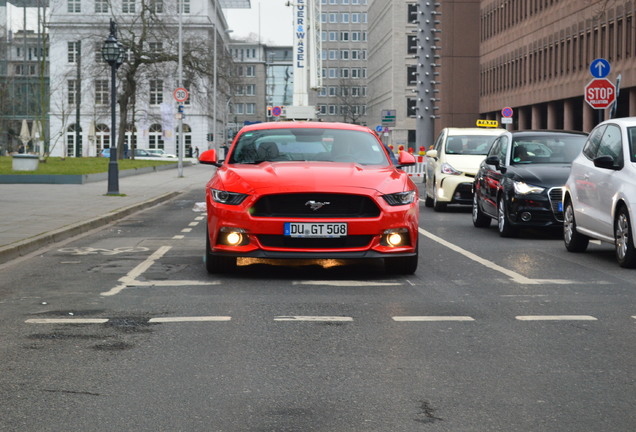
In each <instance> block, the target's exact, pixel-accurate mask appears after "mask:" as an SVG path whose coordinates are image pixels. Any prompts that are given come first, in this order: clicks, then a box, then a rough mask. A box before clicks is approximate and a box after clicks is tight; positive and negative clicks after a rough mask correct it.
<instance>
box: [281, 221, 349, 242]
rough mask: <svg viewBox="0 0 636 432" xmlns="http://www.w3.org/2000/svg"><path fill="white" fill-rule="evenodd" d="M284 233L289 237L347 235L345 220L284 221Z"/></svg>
mask: <svg viewBox="0 0 636 432" xmlns="http://www.w3.org/2000/svg"><path fill="white" fill-rule="evenodd" d="M284 234H285V235H286V236H289V237H317V238H321V237H322V238H332V237H344V236H346V235H347V224H346V223H345V222H314V223H298V222H285V232H284Z"/></svg>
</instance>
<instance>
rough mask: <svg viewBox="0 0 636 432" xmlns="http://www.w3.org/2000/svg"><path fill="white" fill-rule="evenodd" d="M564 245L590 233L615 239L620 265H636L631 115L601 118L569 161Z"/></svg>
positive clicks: (635, 142)
mask: <svg viewBox="0 0 636 432" xmlns="http://www.w3.org/2000/svg"><path fill="white" fill-rule="evenodd" d="M563 208H564V223H563V226H564V229H563V239H564V241H565V247H566V248H567V250H568V251H570V252H583V251H585V250H586V249H587V245H588V242H589V240H590V238H593V239H597V240H600V241H603V242H608V243H612V244H614V246H615V248H616V259H617V260H618V263H619V264H620V266H621V267H629V268H635V267H636V249H635V248H634V232H636V231H635V229H636V228H635V225H634V220H635V219H634V218H635V217H636V117H629V118H621V119H612V120H607V121H604V122H602V123H600V124H599V125H598V126H596V128H594V130H592V132H591V133H590V135H589V137H588V139H587V142H586V143H585V146H584V147H583V150H582V152H581V154H580V155H579V156H578V157H577V158H576V159H574V161H573V162H572V168H571V171H570V176H569V178H568V180H567V183H566V185H565V189H564V192H563Z"/></svg>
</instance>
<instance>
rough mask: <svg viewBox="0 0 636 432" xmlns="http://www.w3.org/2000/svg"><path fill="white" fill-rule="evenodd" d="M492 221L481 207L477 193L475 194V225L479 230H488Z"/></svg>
mask: <svg viewBox="0 0 636 432" xmlns="http://www.w3.org/2000/svg"><path fill="white" fill-rule="evenodd" d="M491 221H492V219H491V218H490V216H488V215H487V214H486V213H484V212H483V211H482V210H481V207H479V198H478V197H477V191H475V192H474V193H473V225H474V226H475V227H477V228H488V227H489V226H490V222H491Z"/></svg>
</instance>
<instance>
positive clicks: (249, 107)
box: [245, 103, 256, 115]
mask: <svg viewBox="0 0 636 432" xmlns="http://www.w3.org/2000/svg"><path fill="white" fill-rule="evenodd" d="M255 112H256V104H254V103H247V104H245V114H248V115H253V114H254V113H255Z"/></svg>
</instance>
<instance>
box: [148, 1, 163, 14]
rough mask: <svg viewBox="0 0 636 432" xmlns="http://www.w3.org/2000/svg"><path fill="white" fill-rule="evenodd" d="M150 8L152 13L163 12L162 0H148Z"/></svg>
mask: <svg viewBox="0 0 636 432" xmlns="http://www.w3.org/2000/svg"><path fill="white" fill-rule="evenodd" d="M150 10H151V12H153V13H156V14H160V13H163V0H150Z"/></svg>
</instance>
